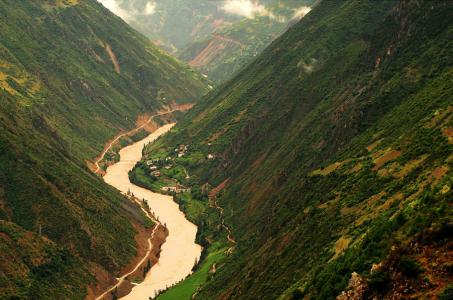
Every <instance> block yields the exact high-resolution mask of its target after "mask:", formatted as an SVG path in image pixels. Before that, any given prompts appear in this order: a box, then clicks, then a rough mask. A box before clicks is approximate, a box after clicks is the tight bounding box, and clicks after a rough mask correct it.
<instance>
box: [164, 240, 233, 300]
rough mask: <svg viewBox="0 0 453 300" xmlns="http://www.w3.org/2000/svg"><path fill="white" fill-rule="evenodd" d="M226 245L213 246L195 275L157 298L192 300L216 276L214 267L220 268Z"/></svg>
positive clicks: (208, 250) (215, 244)
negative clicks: (199, 289)
mask: <svg viewBox="0 0 453 300" xmlns="http://www.w3.org/2000/svg"><path fill="white" fill-rule="evenodd" d="M225 251H227V248H225V246H224V245H222V244H219V243H214V244H212V245H211V246H210V247H209V248H208V249H207V253H208V254H207V255H206V257H205V258H204V259H203V261H202V262H201V263H200V265H199V267H198V268H197V269H196V271H195V272H194V274H193V275H191V276H189V277H188V278H187V279H186V280H184V281H182V282H181V283H179V284H177V285H176V286H174V287H173V288H171V289H170V290H168V291H167V292H164V293H163V294H162V295H160V296H159V297H157V299H158V300H171V299H190V298H191V297H192V295H194V294H195V293H196V292H197V290H198V288H200V287H201V286H203V285H204V284H206V282H207V281H209V280H211V278H212V277H213V276H214V273H212V272H213V266H214V265H216V266H217V267H218V265H219V262H221V261H222V260H223V259H224V258H225Z"/></svg>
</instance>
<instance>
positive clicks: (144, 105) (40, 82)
mask: <svg viewBox="0 0 453 300" xmlns="http://www.w3.org/2000/svg"><path fill="white" fill-rule="evenodd" d="M0 16H1V17H0V28H1V30H0V101H1V105H0V123H1V128H2V129H1V130H0V219H1V220H2V221H1V225H0V248H1V251H0V298H2V299H4V298H5V299H9V298H10V297H13V296H15V297H19V298H21V299H68V298H69V299H81V298H83V297H84V296H85V295H86V286H87V285H88V283H93V282H94V277H93V275H94V273H93V270H94V269H98V270H99V269H105V270H107V271H109V272H111V273H114V272H117V271H118V270H119V269H120V267H121V266H124V265H125V264H126V263H127V262H128V260H129V259H131V257H132V256H133V255H134V254H135V251H136V245H135V242H134V234H135V230H134V228H133V227H132V225H131V222H130V220H132V221H133V222H135V223H142V224H145V222H144V218H143V217H142V215H141V214H140V213H138V212H137V210H136V208H134V206H133V205H130V204H129V202H128V201H126V200H125V199H124V198H123V197H122V196H121V195H120V194H119V193H118V192H116V191H114V190H113V189H112V188H109V187H107V186H106V185H105V184H104V183H103V182H102V180H101V179H100V178H98V177H97V176H95V175H94V174H92V173H91V172H90V170H89V169H88V167H87V166H86V161H88V160H91V159H93V158H94V157H95V156H96V155H97V154H98V153H100V151H101V150H102V148H103V145H104V143H105V142H106V141H107V140H108V139H110V138H112V137H113V136H114V135H115V134H117V132H118V131H119V130H124V129H127V128H131V127H134V126H135V118H136V117H137V116H138V115H139V114H143V113H146V112H152V111H157V110H159V109H161V108H164V107H165V106H167V105H170V104H171V103H172V102H173V101H186V102H187V101H194V100H196V99H198V98H199V97H201V96H202V94H203V93H204V91H205V90H206V87H207V85H206V83H205V82H204V81H203V80H202V79H201V78H200V76H199V75H198V74H197V73H196V72H194V71H193V70H191V69H190V68H189V67H187V66H184V65H182V64H181V63H179V62H177V61H176V60H175V59H173V58H171V57H169V56H168V55H166V54H164V53H163V52H162V51H161V50H159V49H158V48H157V47H155V46H154V45H152V44H150V43H149V42H148V40H147V39H146V38H145V37H143V36H142V35H140V34H139V33H137V32H136V31H134V30H133V29H131V28H130V27H128V26H127V24H125V23H124V22H123V21H122V20H121V19H119V18H117V17H115V16H114V15H113V14H111V13H110V12H109V11H107V10H106V9H105V8H103V7H102V6H101V5H100V4H98V3H97V2H96V1H77V0H71V1H62V0H42V1H19V2H18V1H13V0H10V1H2V3H1V4H0Z"/></svg>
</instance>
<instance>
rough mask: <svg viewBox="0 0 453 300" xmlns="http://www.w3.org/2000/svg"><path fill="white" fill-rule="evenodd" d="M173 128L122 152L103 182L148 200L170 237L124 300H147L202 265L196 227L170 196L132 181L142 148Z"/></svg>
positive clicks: (161, 129) (165, 127) (163, 127)
mask: <svg viewBox="0 0 453 300" xmlns="http://www.w3.org/2000/svg"><path fill="white" fill-rule="evenodd" d="M173 126H174V124H167V125H164V126H162V127H160V128H159V129H158V130H156V131H155V132H154V133H152V134H150V135H149V136H148V137H146V138H144V139H143V140H141V141H139V142H136V143H134V144H132V145H130V146H128V147H125V148H123V149H121V151H120V161H119V162H117V163H116V164H114V165H112V166H110V167H108V168H107V171H106V174H105V176H104V180H105V182H106V183H108V184H110V185H111V186H113V187H115V188H117V189H118V190H120V191H122V192H123V193H127V191H128V190H130V191H131V192H132V193H133V194H134V195H135V196H136V197H138V198H139V199H145V200H146V201H147V202H148V205H149V207H150V208H151V210H152V211H153V212H154V214H155V216H156V217H158V218H159V220H160V222H161V223H162V224H166V225H167V228H168V231H169V235H168V237H167V240H166V241H165V243H164V244H163V245H162V252H161V254H160V258H159V262H158V263H157V264H156V265H154V266H153V267H152V268H151V270H150V271H149V272H148V274H147V275H146V278H145V280H144V281H143V282H142V283H140V284H138V285H136V286H134V288H133V289H132V291H131V293H130V294H128V295H127V296H125V297H123V298H121V299H125V300H148V299H149V297H154V295H155V292H156V291H158V290H165V289H166V288H167V287H170V286H172V285H173V284H175V283H177V282H179V281H181V280H182V279H184V278H185V277H186V276H188V275H190V274H191V273H192V268H193V266H194V263H195V261H199V259H200V255H201V246H200V245H198V244H196V243H195V237H196V233H197V227H196V226H195V225H194V224H193V223H191V222H189V221H188V220H187V219H186V218H185V215H184V213H182V212H181V211H180V210H179V206H178V204H177V203H175V202H174V201H173V198H172V197H171V196H167V195H162V194H158V193H154V192H151V191H150V190H147V189H144V188H141V187H139V186H136V185H134V184H132V183H131V182H130V181H129V176H128V172H129V171H130V170H131V169H132V168H133V167H134V165H135V164H136V163H137V162H138V161H139V160H140V159H141V157H142V149H143V147H144V146H145V145H146V144H148V143H150V142H153V141H154V140H155V139H157V138H158V137H159V136H161V135H163V134H165V133H166V132H167V131H169V130H170V129H171V128H172V127H173Z"/></svg>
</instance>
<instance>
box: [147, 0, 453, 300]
mask: <svg viewBox="0 0 453 300" xmlns="http://www.w3.org/2000/svg"><path fill="white" fill-rule="evenodd" d="M451 20H453V7H452V4H451V3H450V2H449V1H436V2H416V1H401V2H398V1H378V2H376V1H357V0H349V1H342V2H340V1H323V2H321V3H320V4H319V5H317V6H316V7H315V8H314V9H313V11H312V12H310V14H308V15H307V16H306V17H305V18H304V19H302V20H301V21H300V22H299V23H298V24H296V25H295V26H293V27H292V28H291V29H289V30H288V32H287V33H285V34H284V35H282V36H281V37H280V38H278V39H277V40H276V41H275V42H274V43H272V45H271V46H270V47H268V48H267V49H266V50H265V51H264V52H263V54H262V55H260V56H259V57H258V58H257V59H256V60H255V61H254V62H253V63H252V64H250V65H248V66H247V67H246V68H245V69H243V70H242V71H241V72H240V73H239V74H238V75H237V76H236V77H235V78H233V79H232V80H231V81H229V82H227V83H225V84H223V85H222V86H221V87H220V88H218V89H216V90H214V91H213V92H211V93H210V94H208V95H207V96H206V99H205V101H202V102H200V103H199V104H198V105H196V106H195V107H194V109H193V110H191V111H190V112H189V113H188V114H187V115H186V116H185V117H183V119H182V120H181V121H180V122H179V123H178V125H177V126H176V127H175V128H174V129H172V131H171V132H172V133H171V134H170V135H167V136H165V137H164V138H163V139H161V140H159V141H158V142H157V143H155V144H153V145H151V146H149V147H147V149H145V155H153V153H170V151H171V150H172V149H174V148H175V147H178V146H179V145H182V144H189V143H190V149H191V150H190V152H189V153H187V155H186V156H185V157H184V158H185V159H184V161H186V162H190V164H189V163H185V164H184V165H183V166H184V167H185V168H186V169H187V171H188V172H189V174H190V176H191V180H192V183H191V184H192V185H194V186H200V187H207V188H206V189H205V190H206V191H205V192H207V191H209V190H211V188H212V187H216V186H218V185H220V184H221V183H223V182H227V184H226V187H225V188H224V189H223V190H222V191H221V193H220V194H219V199H218V202H219V204H220V205H221V206H222V207H223V208H224V210H225V212H224V216H225V218H226V225H227V226H228V227H229V228H231V229H232V230H233V236H234V238H235V239H236V240H237V246H236V247H235V251H234V253H233V254H232V256H230V257H228V258H226V260H225V265H224V266H223V267H222V268H220V269H219V270H218V271H217V272H216V274H215V276H213V278H212V279H211V280H209V281H207V282H206V284H204V285H203V287H202V288H201V290H200V291H199V293H198V294H197V297H196V298H198V299H213V298H214V299H216V298H228V299H251V298H260V299H292V298H296V299H297V298H301V297H302V295H303V296H304V297H305V296H307V297H310V299H334V298H335V297H336V296H338V295H339V294H340V293H341V292H342V291H344V290H345V289H346V288H347V285H348V281H349V279H350V278H351V274H352V272H357V273H359V275H360V276H362V277H364V278H366V280H368V281H369V282H370V283H371V286H372V287H371V288H370V293H375V292H376V291H374V290H373V288H376V287H386V286H389V283H391V284H392V286H393V284H394V286H395V287H397V288H399V287H400V285H399V283H400V282H402V281H403V282H406V281H407V282H409V284H410V285H411V290H410V291H409V292H407V293H408V294H407V295H406V296H408V297H410V296H411V295H417V297H421V296H423V295H426V296H427V295H430V293H440V292H441V291H440V290H436V289H435V286H436V285H435V284H433V285H426V284H425V285H422V282H420V280H424V278H428V277H429V278H431V280H433V282H435V283H436V284H438V285H445V284H446V283H448V282H450V280H451V274H446V273H442V272H440V271H433V269H432V268H434V267H432V266H431V265H426V264H423V255H425V254H424V252H416V251H422V250H420V249H419V248H417V247H414V245H415V243H418V245H422V246H420V247H422V248H426V249H438V248H442V247H444V248H442V250H439V251H437V250H436V251H437V252H436V253H437V254H436V255H438V256H439V257H440V256H441V255H443V254H442V253H447V254H446V255H447V256H448V254H450V257H451V250H447V249H448V247H447V246H448V245H449V243H451V238H448V236H445V235H441V234H434V232H437V230H440V231H441V232H443V231H447V229H443V228H451V224H452V223H453V220H452V218H451V216H452V206H451V199H452V191H451V190H452V185H453V179H452V178H453V173H452V172H453V171H452V169H453V165H452V163H453V158H452V156H451V153H453V144H452V143H451V128H453V108H452V106H451V95H452V94H453V82H452V80H451V78H453V65H452V61H453V50H452V49H453V44H452V41H451V38H450V37H451V36H452V34H453V24H452V22H451ZM164 155H165V154H164ZM208 155H212V156H211V157H212V159H207V157H208ZM184 161H181V164H183V163H184ZM227 180H228V181H227ZM193 199H198V198H197V197H193V194H192V197H187V196H182V203H183V204H184V205H185V209H186V211H192V212H191V214H197V213H198V212H202V211H203V210H202V209H200V208H201V206H199V205H198V203H201V204H203V203H204V202H203V201H198V202H193ZM192 202H193V203H197V204H191V203H192ZM205 207H206V206H205ZM208 211H209V208H208ZM206 215H207V216H210V215H211V214H210V213H209V212H208V213H206ZM197 224H202V226H200V228H201V230H203V231H207V232H209V231H212V230H214V228H216V226H218V225H219V223H218V221H217V222H213V223H210V222H197ZM436 228H437V229H436ZM439 228H440V229H439ZM427 232H428V233H430V232H431V233H433V234H432V235H433V238H431V239H428V238H426V236H429V234H427ZM211 238H214V240H212V239H211ZM222 238H224V237H223V236H220V237H218V236H215V235H211V236H210V240H211V241H216V240H218V239H222ZM392 249H403V250H404V251H406V252H407V253H404V251H403V250H401V251H403V253H402V254H401V255H394V256H393V254H392V251H393V250H392ZM408 249H419V250H410V251H409V250H408ZM450 249H451V248H450ZM411 251H412V252H411ZM433 251H434V250H433ZM448 251H450V252H448ZM433 253H434V252H433ZM436 259H437V257H436ZM439 259H440V258H439ZM447 260H448V259H447ZM450 260H451V259H450ZM441 262H442V261H441ZM379 263H383V265H384V267H383V270H382V272H380V273H379V272H378V273H375V274H371V273H372V272H371V269H372V267H373V265H374V264H379ZM386 266H387V267H386ZM388 266H392V267H393V269H392V270H398V274H395V273H394V272H393V271H392V272H388V270H387V269H388ZM436 274H438V275H436ZM388 281H390V282H388ZM421 286H423V288H421ZM297 291H299V292H297ZM403 291H404V290H401V291H399V290H389V289H385V288H382V290H380V293H381V294H380V297H383V295H386V293H390V294H389V295H387V296H388V297H389V298H391V297H392V296H393V295H392V294H391V293H399V292H401V293H402V292H403ZM169 292H171V291H169ZM378 298H379V297H378Z"/></svg>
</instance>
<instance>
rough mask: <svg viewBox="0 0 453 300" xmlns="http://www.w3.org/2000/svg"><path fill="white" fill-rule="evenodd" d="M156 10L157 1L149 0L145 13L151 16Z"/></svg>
mask: <svg viewBox="0 0 453 300" xmlns="http://www.w3.org/2000/svg"><path fill="white" fill-rule="evenodd" d="M155 12H156V3H155V2H153V1H148V3H146V5H145V10H144V12H143V14H144V15H146V16H149V15H152V14H154V13H155Z"/></svg>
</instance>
